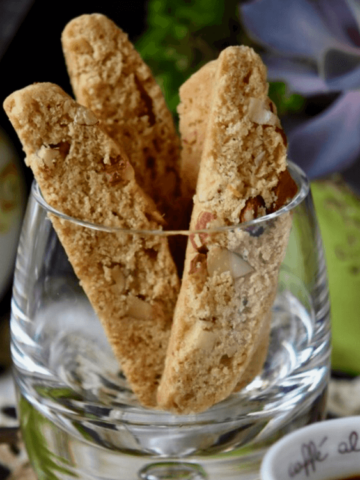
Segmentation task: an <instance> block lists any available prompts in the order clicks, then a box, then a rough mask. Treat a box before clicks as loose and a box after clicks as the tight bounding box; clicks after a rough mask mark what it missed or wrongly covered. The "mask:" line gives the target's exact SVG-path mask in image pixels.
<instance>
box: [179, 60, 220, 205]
mask: <svg viewBox="0 0 360 480" xmlns="http://www.w3.org/2000/svg"><path fill="white" fill-rule="evenodd" d="M216 68H217V61H216V60H213V61H212V62H209V63H207V64H206V65H204V66H203V67H202V68H200V70H198V71H197V72H196V73H194V74H193V75H192V76H191V77H190V78H189V79H188V80H187V81H186V82H185V83H184V84H183V85H182V86H181V87H180V91H179V94H180V100H181V102H180V104H179V106H178V113H179V129H180V134H181V167H180V172H181V180H182V190H183V195H184V197H185V198H190V199H192V197H193V196H194V194H195V191H196V182H197V178H198V174H199V168H200V159H201V155H202V151H203V146H204V140H205V134H206V127H207V123H208V119H209V112H210V107H211V100H212V89H213V84H214V75H215V73H216Z"/></svg>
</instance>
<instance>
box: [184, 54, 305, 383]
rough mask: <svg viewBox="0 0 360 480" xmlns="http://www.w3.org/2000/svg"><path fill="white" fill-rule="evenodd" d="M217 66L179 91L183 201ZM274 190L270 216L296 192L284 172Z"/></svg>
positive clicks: (255, 360) (262, 353)
mask: <svg viewBox="0 0 360 480" xmlns="http://www.w3.org/2000/svg"><path fill="white" fill-rule="evenodd" d="M217 64H218V61H217V60H215V61H212V62H209V63H207V64H206V65H204V66H203V67H202V68H201V69H200V70H198V71H197V72H196V73H194V74H193V75H192V76H191V77H190V78H189V79H188V80H187V81H186V82H185V83H184V84H183V85H182V86H181V88H180V100H181V103H180V105H179V107H178V112H179V117H180V123H179V126H180V132H181V142H182V152H181V172H182V180H183V182H182V186H183V191H184V197H187V196H193V195H194V193H195V190H196V182H197V177H198V173H199V168H200V160H201V155H202V151H203V146H204V141H205V136H206V128H207V125H208V119H209V114H210V110H211V101H212V89H213V87H214V76H215V73H216V69H217ZM270 105H271V109H272V111H273V112H274V113H275V114H276V107H275V105H273V104H272V103H271V104H270V102H269V106H270ZM283 139H284V141H286V138H285V134H283ZM280 180H281V181H280ZM274 190H275V191H276V195H277V202H276V204H275V205H272V207H271V208H269V209H266V213H271V212H273V211H275V210H278V209H279V208H281V207H282V206H284V205H285V204H286V203H287V202H288V201H289V200H290V199H291V198H292V197H293V196H294V195H295V193H296V191H297V187H296V185H295V182H294V181H293V179H292V178H291V176H290V174H289V173H288V172H287V171H286V170H285V171H284V172H282V173H281V174H280V177H279V182H278V184H277V186H276V187H275V189H274ZM262 206H263V202H262V201H261V200H260V199H252V200H248V201H247V203H246V206H245V207H244V208H243V210H242V212H241V214H240V220H241V221H245V219H246V218H247V219H248V220H251V219H252V218H255V217H257V216H258V215H260V214H264V209H263V208H262ZM254 208H255V209H254ZM250 217H251V218H250ZM270 322H271V315H268V316H267V322H265V324H264V326H263V328H262V333H261V342H260V343H259V346H258V347H257V349H256V350H255V352H254V354H253V357H252V358H251V359H250V361H249V366H248V367H247V369H246V374H244V375H242V377H241V381H240V382H239V384H238V385H237V386H236V391H237V390H240V389H241V388H243V387H244V386H245V385H246V384H248V383H250V382H251V381H252V380H253V379H254V378H255V377H256V375H258V374H259V373H260V372H261V370H262V367H263V364H264V362H265V360H266V356H267V350H268V345H269V333H270ZM266 332H267V333H266Z"/></svg>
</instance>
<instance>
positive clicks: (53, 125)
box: [4, 83, 179, 406]
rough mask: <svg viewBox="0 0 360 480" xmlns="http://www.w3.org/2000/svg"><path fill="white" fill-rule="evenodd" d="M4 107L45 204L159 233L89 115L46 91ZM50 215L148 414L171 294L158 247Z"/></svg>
mask: <svg viewBox="0 0 360 480" xmlns="http://www.w3.org/2000/svg"><path fill="white" fill-rule="evenodd" d="M4 108H5V111H6V113H7V115H8V116H9V118H10V120H11V122H12V124H13V126H14V128H15V130H16V131H17V133H18V135H19V138H20V140H21V142H22V144H23V147H24V150H25V152H26V163H27V165H28V166H30V167H31V169H32V170H33V172H34V175H35V178H36V180H37V182H38V184H39V186H40V188H41V192H42V194H43V196H44V198H45V200H46V201H47V202H48V203H49V205H51V206H52V207H54V208H55V209H57V210H59V211H61V212H63V213H64V214H65V215H68V216H71V217H74V218H76V219H80V220H83V221H86V222H91V223H93V224H98V225H102V226H105V227H118V228H119V229H120V228H121V229H135V230H136V229H140V230H148V229H151V230H154V229H155V230H157V229H161V224H162V217H161V215H160V214H159V213H158V211H157V210H156V208H155V205H154V203H153V202H152V200H150V199H149V197H148V196H147V195H146V194H145V193H144V192H143V191H142V189H141V188H140V187H139V186H138V184H137V183H136V181H135V179H134V172H133V169H132V167H131V165H130V163H129V162H128V159H127V156H126V154H125V153H124V152H123V151H122V149H121V147H120V146H119V145H118V144H117V143H116V142H114V141H113V140H112V139H110V138H109V137H108V136H107V134H106V133H105V132H104V131H103V129H102V127H101V126H100V123H99V122H98V120H97V118H96V117H95V115H94V114H93V113H92V112H91V111H90V110H88V109H87V108H85V107H83V106H80V105H79V104H77V103H76V102H75V101H74V100H72V99H71V98H70V97H69V96H68V95H67V94H65V93H64V92H63V91H62V90H61V88H60V87H58V86H56V85H53V84H50V83H44V84H35V85H32V86H29V87H27V88H24V89H23V90H19V91H17V92H15V93H13V94H12V95H10V96H9V97H8V98H7V99H6V100H5V103H4ZM50 217H51V221H52V223H53V225H54V228H55V230H56V232H57V234H58V236H59V239H60V241H61V243H62V244H63V246H64V248H65V250H66V253H67V255H68V257H69V260H70V262H71V264H72V266H73V268H74V271H75V273H76V275H77V276H78V278H79V280H80V282H81V285H82V287H83V288H84V291H85V293H86V295H87V296H88V298H89V300H90V302H91V303H92V305H93V307H94V309H95V311H96V312H97V314H98V316H99V318H100V321H101V322H102V325H103V327H104V329H105V331H106V334H107V337H108V339H109V342H110V344H111V346H112V348H113V351H114V353H115V355H116V357H117V358H118V360H119V361H120V363H121V367H122V369H123V371H124V373H125V375H126V377H127V379H128V381H129V382H130V385H131V387H132V389H133V391H134V392H135V394H136V395H137V396H138V398H139V400H140V402H141V403H142V404H144V405H147V406H154V405H155V404H156V398H155V392H156V388H157V386H158V383H159V378H160V376H161V374H162V371H163V363H164V357H165V352H166V347H167V344H168V339H169V334H170V328H171V323H172V315H173V309H174V306H175V302H176V299H177V295H178V290H179V280H178V277H177V273H176V268H175V266H174V263H173V260H172V258H171V255H170V253H169V248H168V244H167V240H166V239H165V238H162V237H160V236H146V235H143V236H140V235H136V234H135V233H132V234H130V233H124V232H121V231H118V232H116V231H115V232H107V231H102V230H101V229H96V228H85V227H83V226H81V225H79V224H76V223H74V222H72V221H69V220H63V219H61V218H59V217H57V216H55V215H50Z"/></svg>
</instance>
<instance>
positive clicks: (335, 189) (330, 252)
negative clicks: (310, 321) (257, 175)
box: [311, 181, 360, 374]
mask: <svg viewBox="0 0 360 480" xmlns="http://www.w3.org/2000/svg"><path fill="white" fill-rule="evenodd" d="M311 189H312V193H313V197H314V202H315V207H316V212H317V216H318V220H319V224H320V230H321V234H322V238H323V242H324V246H325V255H326V262H327V268H328V275H329V287H330V300H331V317H332V335H333V341H332V344H333V345H332V367H333V368H334V369H336V370H342V371H345V372H348V373H351V374H360V349H359V338H360V322H359V312H360V294H359V292H360V199H359V197H357V196H356V195H355V194H353V193H352V192H351V191H350V190H349V188H348V187H347V186H346V185H345V184H344V183H343V182H339V181H336V182H335V181H317V182H313V183H312V186H311Z"/></svg>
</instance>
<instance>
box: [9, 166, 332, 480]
mask: <svg viewBox="0 0 360 480" xmlns="http://www.w3.org/2000/svg"><path fill="white" fill-rule="evenodd" d="M290 173H291V175H292V177H293V178H294V180H295V181H296V183H297V185H298V193H297V195H296V197H295V198H294V199H293V200H292V202H291V203H290V204H289V205H287V206H285V207H283V208H282V209H281V210H279V211H277V212H275V213H273V214H270V215H267V216H266V217H262V218H258V219H256V220H253V221H250V222H247V223H243V224H241V225H237V226H236V227H225V228H222V229H215V230H211V231H210V230H209V231H207V234H208V235H214V236H215V235H217V236H219V238H225V239H226V238H230V237H232V236H234V235H236V233H237V232H238V231H246V232H247V233H248V234H249V235H248V237H249V238H252V239H254V242H256V239H257V238H258V237H259V236H260V235H263V234H266V232H267V229H269V228H273V227H274V225H275V226H276V222H279V219H281V218H284V217H283V216H284V215H287V216H289V215H290V216H292V230H291V234H290V239H289V243H288V246H287V251H286V256H285V259H284V261H283V263H282V265H281V268H280V273H279V278H278V284H277V294H276V298H275V302H274V304H273V308H272V321H271V335H270V346H269V350H268V355H267V359H266V362H265V365H264V367H263V369H262V372H261V373H260V374H259V375H257V376H256V378H255V379H254V380H253V381H252V382H251V383H250V384H249V385H248V386H247V387H246V388H244V389H243V390H241V391H239V392H237V393H234V394H232V395H231V396H230V397H229V398H227V399H226V400H224V401H223V402H221V403H219V404H217V405H215V406H213V407H212V408H210V409H209V410H207V411H205V412H204V413H201V414H197V415H174V414H171V413H168V412H164V411H160V410H155V409H154V410H152V409H147V408H143V407H141V406H140V405H139V404H138V402H137V400H136V398H135V396H134V394H133V393H132V392H131V390H130V388H129V386H128V384H127V382H126V379H125V377H124V375H123V374H122V372H121V369H120V366H119V364H118V362H117V361H116V359H115V357H114V355H113V353H112V351H111V348H110V346H109V344H108V341H107V338H106V336H105V334H104V332H103V329H102V327H101V325H100V322H99V320H98V318H97V316H96V314H95V313H94V311H93V309H92V307H91V305H90V303H89V301H88V299H87V297H86V296H85V294H84V292H83V291H82V288H81V287H80V286H79V281H78V279H77V278H76V276H75V274H74V272H73V269H72V267H71V265H70V263H69V261H68V259H67V257H66V254H65V252H64V250H63V247H62V245H61V244H60V242H59V240H58V238H57V235H56V233H55V231H54V230H53V228H52V224H51V222H50V220H49V213H50V214H52V215H57V216H59V217H61V218H62V219H63V220H64V221H69V222H75V223H77V224H78V226H79V228H95V229H99V230H105V231H106V232H108V234H109V235H128V239H129V241H131V239H132V238H135V237H138V236H139V235H140V236H143V235H165V236H168V237H169V239H170V237H172V240H171V241H172V244H173V245H181V244H184V242H183V241H182V242H181V241H175V242H174V241H173V240H174V237H175V239H176V238H177V237H179V240H181V239H183V238H185V237H186V236H189V235H190V234H194V232H166V231H164V232H160V231H153V232H136V231H123V230H119V229H111V228H106V229H105V228H104V227H101V226H99V225H92V224H87V223H85V222H79V221H77V220H76V219H72V218H70V217H67V216H65V215H63V214H61V213H59V212H56V211H54V210H53V209H52V208H51V207H49V206H48V205H47V204H46V202H45V201H44V199H43V198H42V196H41V193H40V191H39V188H38V186H37V185H36V184H35V183H34V185H33V188H32V193H31V197H30V200H29V205H28V209H27V214H26V218H25V221H24V225H23V231H22V236H21V239H20V244H19V250H18V257H17V265H16V273H15V281H14V292H13V301H12V319H11V331H12V357H13V362H14V374H15V380H16V385H17V391H18V401H19V403H18V408H19V415H20V419H21V427H22V432H23V437H24V440H25V443H26V446H27V450H28V453H29V457H30V459H31V462H32V464H33V466H34V468H35V471H36V473H37V475H38V477H39V479H51V480H56V479H69V478H80V479H100V478H101V479H111V480H112V479H114V480H115V479H116V480H136V479H137V480H138V479H146V480H158V479H162V480H165V479H180V478H181V479H183V480H184V479H192V480H195V479H208V480H215V479H216V480H218V479H223V480H225V479H235V478H236V479H238V478H249V479H252V478H256V477H257V476H258V471H259V465H260V461H261V458H262V456H263V455H264V453H265V451H266V449H267V448H268V447H269V445H271V444H272V443H273V442H274V441H276V440H277V439H278V438H279V437H281V436H282V435H284V434H285V433H287V432H289V431H292V430H294V429H295V428H298V427H300V426H303V425H305V424H308V423H311V422H314V421H316V420H319V419H321V418H322V416H323V414H324V401H325V396H326V389H327V384H328V376H329V354H330V320H329V299H328V287H327V281H326V267H325V263H324V255H323V248H322V243H321V238H320V234H319V229H318V225H317V221H316V216H315V212H314V207H313V202H312V198H311V193H310V191H309V185H308V182H307V179H306V177H305V175H304V174H303V172H302V171H301V170H300V169H299V168H298V167H296V166H295V165H292V164H290ZM254 245H256V243H254ZM254 248H255V247H254ZM259 301H262V298H261V296H259Z"/></svg>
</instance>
